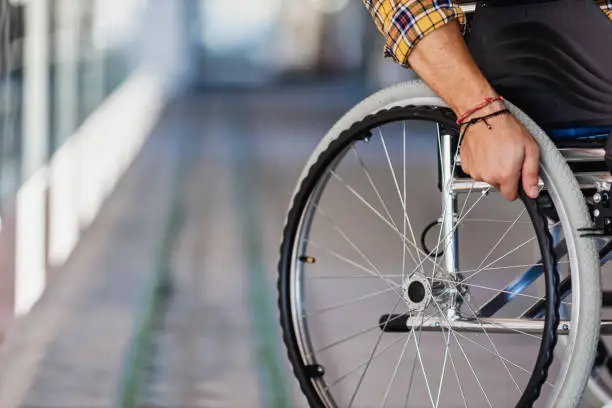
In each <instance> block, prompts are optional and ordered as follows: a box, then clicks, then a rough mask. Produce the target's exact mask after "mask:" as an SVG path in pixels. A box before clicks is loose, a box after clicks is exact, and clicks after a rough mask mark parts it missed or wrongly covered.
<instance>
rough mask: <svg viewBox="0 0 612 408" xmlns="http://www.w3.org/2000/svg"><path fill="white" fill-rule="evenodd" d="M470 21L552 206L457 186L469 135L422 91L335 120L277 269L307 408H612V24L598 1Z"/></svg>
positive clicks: (314, 159) (309, 167) (515, 5)
mask: <svg viewBox="0 0 612 408" xmlns="http://www.w3.org/2000/svg"><path fill="white" fill-rule="evenodd" d="M464 7H465V10H466V11H468V12H471V11H473V10H475V13H473V14H472V15H471V18H473V21H472V25H471V28H472V31H471V33H470V37H469V39H468V46H469V47H470V49H471V50H472V53H473V55H474V56H475V58H476V60H477V62H478V63H479V66H481V68H482V69H483V72H484V73H485V75H486V76H487V78H489V80H490V81H491V83H492V84H493V85H494V87H496V89H498V91H499V92H500V94H501V95H504V96H505V98H506V100H507V101H512V102H506V105H507V108H508V109H509V110H510V112H511V113H512V114H513V115H514V116H515V117H516V118H517V119H518V120H519V121H520V122H521V123H522V124H523V125H524V126H525V127H526V128H527V129H528V130H529V131H530V133H531V134H532V135H533V137H534V139H535V140H536V142H537V143H538V145H539V148H540V194H539V197H538V198H537V199H535V200H533V199H530V198H528V197H527V196H526V195H525V194H524V193H523V192H522V191H521V192H520V194H519V196H520V199H518V200H516V201H515V202H507V201H505V200H504V199H503V198H502V197H501V196H500V195H499V194H498V193H497V192H496V191H495V190H494V189H492V188H491V187H490V186H489V185H487V184H486V183H482V182H476V181H474V180H472V179H470V177H469V176H468V175H467V174H465V173H463V172H462V171H461V166H460V158H459V154H458V153H459V146H460V140H459V131H458V129H457V125H456V124H455V121H456V117H455V116H454V114H453V113H452V111H451V110H450V109H448V107H447V106H446V105H445V104H444V102H443V101H442V100H441V99H440V98H439V97H438V96H437V95H436V94H435V93H434V92H432V91H431V90H430V89H429V88H428V87H427V86H426V85H425V84H423V83H422V82H420V81H413V82H408V83H402V84H398V85H395V86H392V87H390V88H387V89H384V90H381V91H379V92H377V93H375V94H373V95H371V96H370V97H368V98H366V99H365V100H364V101H362V102H361V103H359V104H358V105H356V106H355V107H354V108H353V109H351V110H350V111H349V112H348V113H346V114H345V115H344V116H343V117H342V118H340V120H339V121H338V122H337V123H336V124H335V125H334V126H333V127H332V128H331V130H330V131H329V132H328V133H327V135H325V137H324V138H323V139H322V140H321V142H320V143H319V145H318V146H317V147H316V149H315V151H314V152H313V153H312V155H311V157H310V159H309V161H308V163H307V164H306V166H305V168H304V170H303V173H302V175H301V176H300V179H299V181H298V183H297V187H296V189H295V191H294V194H293V198H292V201H291V205H290V208H289V211H288V214H287V217H286V223H285V228H284V231H283V238H282V243H281V248H280V261H279V266H278V267H279V279H278V294H279V295H278V306H279V311H280V323H281V328H282V332H283V340H284V342H285V345H286V348H287V352H288V357H289V361H290V363H291V365H292V367H293V372H294V375H295V377H296V379H297V381H298V383H299V385H300V387H301V390H302V392H303V394H304V396H305V398H306V400H307V401H308V404H309V405H310V406H311V407H339V408H340V407H349V408H350V407H354V408H357V407H360V408H361V407H368V408H369V407H532V406H537V407H540V406H541V407H544V406H546V407H555V408H558V407H576V406H579V404H583V403H590V404H593V405H594V406H602V405H603V404H605V403H606V402H608V401H610V400H611V399H612V374H611V373H612V358H611V354H610V351H609V350H610V346H611V344H610V343H609V342H608V340H607V337H606V335H607V334H611V333H612V320H606V319H605V318H606V307H610V306H612V292H606V291H603V290H602V282H603V283H605V279H603V278H605V274H601V271H602V268H604V269H605V264H606V262H607V261H608V260H609V259H610V258H611V257H612V240H611V239H610V237H612V204H611V200H612V192H611V191H610V190H611V186H612V176H611V172H610V168H611V167H610V166H609V164H612V163H607V162H606V159H607V158H608V162H609V161H610V160H609V157H607V155H606V151H611V150H612V149H610V146H607V143H608V139H609V136H610V135H611V134H612V73H611V72H612V46H610V45H609V43H608V44H606V39H607V40H608V41H609V42H610V41H612V23H611V22H609V21H608V20H607V19H606V17H605V16H604V15H603V13H601V11H600V10H599V9H598V8H597V6H596V5H595V4H594V3H592V2H590V1H589V0H584V1H581V0H559V1H556V2H551V1H530V2H509V1H504V0H498V1H497V2H494V1H488V2H486V3H484V2H483V3H478V4H476V5H465V6H464ZM585 27H588V30H587V29H586V28H585ZM593 34H596V35H597V36H593ZM594 38H595V39H596V40H595V41H594V40H593V39H594ZM608 64H609V65H608ZM458 80H460V79H458ZM492 137H493V136H492ZM434 158H436V160H432V159H434ZM602 306H603V308H602Z"/></svg>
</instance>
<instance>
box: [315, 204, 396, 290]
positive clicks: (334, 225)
mask: <svg viewBox="0 0 612 408" xmlns="http://www.w3.org/2000/svg"><path fill="white" fill-rule="evenodd" d="M316 210H317V212H319V213H321V215H323V217H325V218H326V219H327V220H328V221H329V222H330V223H331V224H332V227H333V228H334V230H336V232H338V233H339V234H340V236H342V238H343V239H344V240H345V241H346V242H347V243H348V244H349V245H350V246H351V247H352V248H353V249H354V250H355V251H356V252H357V253H358V254H359V255H360V256H361V257H362V258H363V260H364V261H366V263H367V264H368V265H370V267H371V268H372V269H373V270H374V272H376V274H377V275H378V276H379V277H380V278H381V279H382V280H383V281H385V282H386V283H387V285H389V287H391V288H394V290H395V287H394V286H392V285H391V284H390V283H389V281H388V280H387V279H385V277H384V276H383V274H382V272H381V271H380V269H379V268H378V267H376V265H375V264H374V263H373V262H372V261H371V260H370V258H368V257H367V256H366V255H365V253H364V252H363V251H362V250H361V249H360V248H359V247H358V246H357V244H355V242H354V241H353V240H351V239H350V238H349V237H348V235H346V233H345V232H344V230H342V228H340V227H339V226H338V225H337V224H336V223H335V222H334V221H333V220H332V219H331V218H330V217H329V216H328V215H327V214H325V213H324V212H323V210H321V209H320V208H319V206H318V205H317V206H316ZM394 283H395V282H392V284H394ZM396 293H397V295H398V296H400V297H401V296H402V295H401V294H400V293H399V292H397V290H396Z"/></svg>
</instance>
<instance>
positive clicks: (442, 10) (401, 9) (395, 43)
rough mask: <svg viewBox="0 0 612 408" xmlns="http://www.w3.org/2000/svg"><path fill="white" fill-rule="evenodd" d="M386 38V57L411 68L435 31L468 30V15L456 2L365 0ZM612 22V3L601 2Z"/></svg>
mask: <svg viewBox="0 0 612 408" xmlns="http://www.w3.org/2000/svg"><path fill="white" fill-rule="evenodd" d="M362 1H363V3H364V4H365V6H366V8H367V9H368V11H369V12H370V14H371V15H372V17H373V18H374V22H375V23H376V26H377V27H378V30H379V31H380V32H381V33H382V34H383V35H384V37H385V40H386V42H385V56H386V57H390V58H392V59H393V60H395V61H396V62H398V63H399V64H402V65H405V66H408V56H409V55H410V52H411V51H412V49H413V48H414V46H415V45H416V44H417V43H418V42H419V40H421V39H422V38H423V37H425V36H426V35H427V34H429V33H431V32H432V31H434V30H435V29H437V28H439V27H441V26H443V25H444V24H446V23H448V22H450V21H453V20H458V21H459V23H460V24H461V27H462V29H465V21H466V20H465V15H464V14H463V11H462V10H461V8H460V7H459V6H458V5H457V4H456V3H455V1H453V0H362ZM597 4H598V5H599V7H600V8H601V10H602V11H603V12H604V13H605V14H606V15H607V16H608V17H609V18H610V19H611V20H612V0H597Z"/></svg>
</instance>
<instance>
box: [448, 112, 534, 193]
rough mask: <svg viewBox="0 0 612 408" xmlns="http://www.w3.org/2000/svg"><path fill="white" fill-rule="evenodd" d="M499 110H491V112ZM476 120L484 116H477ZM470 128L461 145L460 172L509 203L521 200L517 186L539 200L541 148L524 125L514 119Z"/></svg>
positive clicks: (502, 118)
mask: <svg viewBox="0 0 612 408" xmlns="http://www.w3.org/2000/svg"><path fill="white" fill-rule="evenodd" d="M501 109H503V106H502V107H499V108H498V109H489V110H491V111H492V112H494V111H496V110H501ZM474 116H481V114H475V115H474ZM487 122H488V123H489V124H490V125H491V128H492V129H489V128H488V127H487V126H486V124H485V123H484V122H482V121H480V122H478V123H476V124H473V125H471V126H470V127H469V128H468V129H467V131H466V133H465V135H464V136H463V141H462V143H461V150H460V154H461V168H462V169H463V171H464V172H466V173H467V174H469V175H470V176H471V177H472V178H473V179H474V180H477V181H484V182H485V183H488V184H490V185H492V186H493V187H495V188H496V189H498V190H499V191H500V192H501V194H502V195H503V196H504V197H505V198H506V199H507V200H510V201H512V200H515V199H516V198H517V196H518V183H519V182H522V183H523V189H524V190H525V193H527V195H528V196H529V197H531V198H536V197H537V196H538V169H539V152H538V145H537V144H536V142H535V141H534V140H533V137H532V136H531V134H529V132H527V130H526V129H525V128H524V127H523V125H522V124H521V123H520V122H519V121H517V120H516V119H515V118H514V117H513V116H512V115H510V114H509V113H508V114H504V115H499V116H496V117H494V118H491V119H487Z"/></svg>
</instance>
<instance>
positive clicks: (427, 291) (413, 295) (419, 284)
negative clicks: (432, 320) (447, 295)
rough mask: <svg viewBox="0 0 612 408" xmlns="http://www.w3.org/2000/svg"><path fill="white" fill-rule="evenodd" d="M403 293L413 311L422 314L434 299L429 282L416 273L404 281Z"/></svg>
mask: <svg viewBox="0 0 612 408" xmlns="http://www.w3.org/2000/svg"><path fill="white" fill-rule="evenodd" d="M402 291H403V295H404V300H405V301H406V303H407V304H408V308H409V309H410V310H411V311H416V312H422V311H423V310H425V308H426V307H427V306H428V305H429V303H430V302H431V300H432V298H433V296H432V292H431V284H430V282H429V280H428V279H427V278H425V277H424V276H422V275H420V274H416V273H415V274H414V275H412V276H411V277H410V278H408V279H406V280H405V281H404V284H403V285H402Z"/></svg>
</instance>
